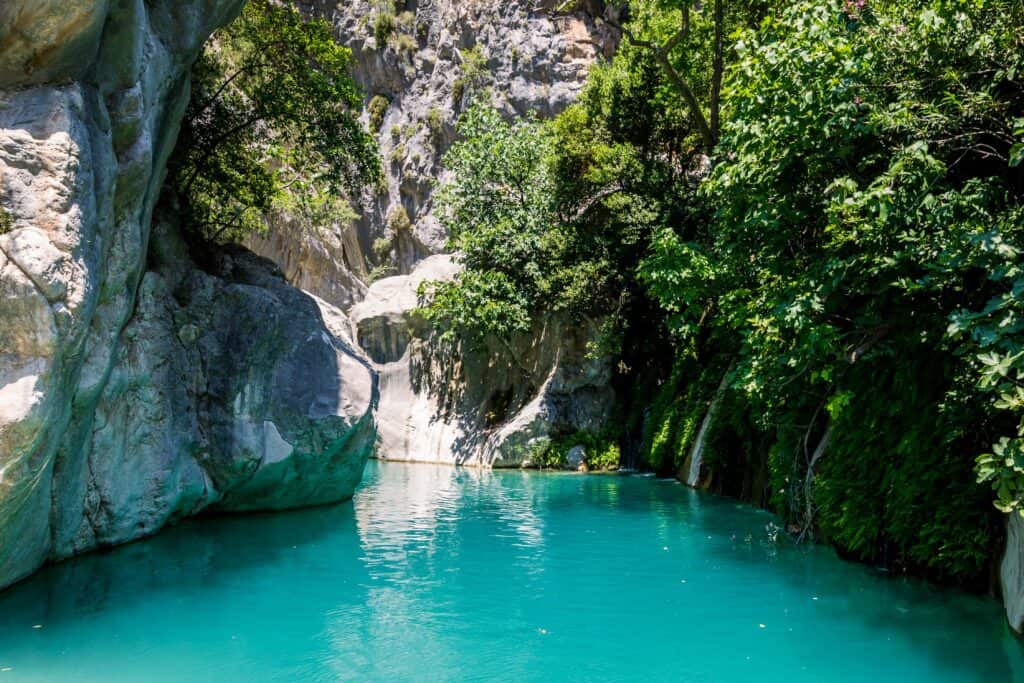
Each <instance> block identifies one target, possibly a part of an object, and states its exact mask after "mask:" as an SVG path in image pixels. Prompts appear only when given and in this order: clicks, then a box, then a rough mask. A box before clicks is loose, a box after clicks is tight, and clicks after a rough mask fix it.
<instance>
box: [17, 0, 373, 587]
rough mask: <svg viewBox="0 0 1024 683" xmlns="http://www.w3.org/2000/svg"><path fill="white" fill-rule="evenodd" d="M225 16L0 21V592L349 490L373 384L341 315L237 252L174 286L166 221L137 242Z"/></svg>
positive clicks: (163, 13)
mask: <svg viewBox="0 0 1024 683" xmlns="http://www.w3.org/2000/svg"><path fill="white" fill-rule="evenodd" d="M240 6H241V0H185V1H177V0H176V1H173V2H172V1H171V0H146V1H145V2H143V1H142V0H109V2H107V1H104V0H94V1H92V2H88V1H85V0H71V1H70V2H61V3H55V2H51V1H49V0H40V1H38V2H37V1H33V2H28V1H27V0H13V1H8V2H5V3H3V4H0V202H2V204H0V206H2V209H3V216H2V218H3V223H2V226H3V233H4V234H2V235H0V587H3V586H6V585H8V584H10V583H11V582H13V581H16V580H18V579H19V578H21V577H23V576H25V575H27V574H28V573H30V572H32V571H33V570H35V569H36V568H37V567H38V566H39V565H40V564H42V563H43V562H44V561H46V560H48V559H59V558H62V557H66V556H69V555H72V554H75V553H79V552H83V551H85V550H89V549H91V548H95V547H98V546H104V545H110V544H114V543H120V542H123V541H127V540H131V539H135V538H139V537H140V536H144V535H146V534H150V533H153V532H155V531H157V530H158V529H160V528H161V527H162V526H164V525H165V524H167V523H169V522H171V521H173V520H175V519H178V518H179V517H182V516H184V515H189V514H193V513H195V512H198V511H199V510H202V509H205V508H207V507H210V506H214V505H216V506H218V507H219V508H221V509H228V510H248V509H257V508H259V509H277V508H283V507H293V506H298V505H306V504H316V503H324V502H329V501H334V500H339V499H342V498H344V497H346V496H348V495H351V493H352V490H353V488H354V487H355V485H356V483H357V482H358V479H359V476H360V473H361V470H362V466H363V463H364V462H365V458H366V457H367V455H368V453H369V450H370V448H371V446H372V443H373V423H372V407H373V405H374V402H375V401H376V385H375V376H374V374H373V371H372V369H371V368H370V367H369V365H368V362H367V361H366V360H365V359H364V358H363V357H362V356H361V354H359V352H358V351H356V350H355V348H354V347H353V345H352V344H351V342H350V341H349V340H348V339H347V338H340V337H337V336H335V335H334V334H332V333H331V332H330V331H329V330H328V328H327V327H326V326H325V316H328V317H330V318H331V319H332V321H333V322H335V323H336V318H338V317H339V316H340V317H342V318H343V317H344V316H343V314H342V313H341V312H340V311H337V310H336V309H331V308H330V307H329V306H327V305H326V304H324V303H323V302H319V301H316V300H314V299H313V298H312V297H310V296H308V295H306V294H304V293H302V292H300V291H298V290H296V289H294V288H293V287H291V286H289V285H288V284H287V283H286V282H285V281H284V280H283V278H282V277H281V275H280V273H279V272H278V271H277V270H276V269H275V268H273V267H272V266H271V265H270V264H268V263H266V262H264V261H262V260H260V259H257V258H255V257H253V256H252V255H250V254H247V253H245V252H242V251H238V252H233V253H228V254H222V255H221V257H220V259H219V260H217V262H216V264H215V265H214V266H210V267H209V268H208V269H207V271H203V270H200V269H198V268H196V267H195V266H194V265H193V264H192V262H191V260H190V259H189V258H188V255H187V253H186V250H185V248H184V246H183V244H182V243H181V240H180V238H178V237H177V233H176V230H175V228H174V227H173V225H172V223H173V221H169V222H168V224H166V225H165V224H164V223H161V225H162V228H161V230H160V231H159V233H158V235H157V236H156V238H154V239H152V240H151V222H152V215H153V212H154V207H155V205H156V202H157V199H158V197H159V196H160V189H161V186H162V183H163V178H164V167H165V164H166V160H167V157H168V155H169V154H170V152H171V150H172V149H173V146H174V142H175V139H176V136H177V128H178V123H179V121H180V118H181V116H182V113H183V111H184V107H185V104H186V102H187V98H188V94H189V83H188V73H189V69H190V66H191V63H192V61H193V60H194V58H195V56H196V55H197V54H198V50H199V49H200V47H201V45H202V43H203V41H204V40H205V39H206V37H207V36H208V35H209V33H210V32H211V31H212V30H213V29H215V28H216V27H217V26H219V25H221V24H223V23H224V22H226V21H227V20H229V19H230V18H231V17H232V16H233V15H234V14H235V13H236V12H237V11H238V9H239V8H240ZM171 218H173V217H171ZM147 261H148V262H149V265H150V269H149V270H147Z"/></svg>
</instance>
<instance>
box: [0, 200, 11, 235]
mask: <svg viewBox="0 0 1024 683" xmlns="http://www.w3.org/2000/svg"><path fill="white" fill-rule="evenodd" d="M13 227H14V219H12V218H11V214H9V213H7V210H6V209H5V208H4V207H2V206H0V235H3V234H5V233H8V232H10V231H11V229H12V228H13Z"/></svg>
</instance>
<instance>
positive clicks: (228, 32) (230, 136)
mask: <svg viewBox="0 0 1024 683" xmlns="http://www.w3.org/2000/svg"><path fill="white" fill-rule="evenodd" d="M351 62H352V60H351V53H350V51H349V50H348V49H347V48H344V47H342V46H340V45H339V44H338V43H337V42H336V41H335V40H334V37H333V35H332V31H331V27H330V25H329V24H327V23H326V22H325V21H322V20H310V21H306V20H305V19H303V18H302V17H301V16H300V15H299V13H298V11H297V10H296V9H295V8H294V7H291V6H281V5H277V4H275V3H272V2H269V0H251V1H250V2H248V3H247V4H246V6H245V9H244V10H243V11H242V14H241V16H240V17H239V18H238V19H237V20H236V21H235V22H233V23H232V24H230V25H229V26H227V27H225V28H224V29H222V30H221V31H219V32H218V33H217V34H216V35H215V36H214V37H213V39H212V40H211V42H210V43H209V44H208V45H207V47H206V49H205V50H204V51H203V54H202V55H201V56H200V58H199V60H198V61H197V62H196V64H195V66H194V67H193V70H192V99H191V102H190V104H189V107H188V110H187V112H186V115H185V119H184V122H183V124H182V130H181V134H180V136H179V141H178V146H177V148H176V149H175V152H174V155H173V157H172V159H171V161H170V163H169V183H168V184H169V186H170V187H171V188H172V190H173V192H174V194H175V196H176V198H177V200H178V202H179V204H180V206H181V208H182V210H183V211H184V214H185V217H186V222H185V224H186V228H187V230H188V231H189V233H190V234H192V235H193V236H195V237H196V238H199V239H202V240H207V241H212V242H223V241H232V240H238V239H241V238H243V237H244V236H246V235H247V234H249V233H252V232H257V233H260V232H263V231H265V229H266V221H265V216H266V215H267V214H268V213H269V212H271V211H272V210H274V209H281V208H285V209H289V210H292V211H300V212H305V213H307V214H308V215H309V216H310V217H311V218H312V219H313V220H315V221H322V220H328V219H330V218H332V217H335V218H336V217H339V216H340V217H342V218H344V217H350V216H352V215H353V214H352V212H351V209H350V208H349V207H348V204H347V202H345V200H344V197H346V196H351V194H353V193H354V192H356V191H357V190H358V188H359V187H360V186H361V184H362V183H364V182H367V181H373V180H376V179H377V178H378V177H379V174H380V163H379V160H378V158H377V153H376V146H375V143H374V141H373V138H372V136H370V135H369V134H368V133H367V132H366V131H365V130H364V129H363V127H362V125H361V124H360V122H359V120H358V116H359V110H360V105H361V101H362V96H361V94H360V92H359V90H358V88H357V87H356V85H355V83H354V82H353V81H352V78H351V76H350V75H349V71H350V67H351Z"/></svg>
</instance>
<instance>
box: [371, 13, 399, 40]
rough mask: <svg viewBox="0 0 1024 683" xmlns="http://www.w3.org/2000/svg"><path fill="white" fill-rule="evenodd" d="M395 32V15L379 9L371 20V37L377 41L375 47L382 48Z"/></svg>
mask: <svg viewBox="0 0 1024 683" xmlns="http://www.w3.org/2000/svg"><path fill="white" fill-rule="evenodd" d="M394 30H395V15H394V14H392V13H391V11H390V10H388V9H380V10H378V11H377V14H376V16H374V18H373V37H374V39H375V40H376V41H377V47H378V48H382V47H384V46H385V45H387V43H388V38H389V37H390V36H391V34H392V32H394Z"/></svg>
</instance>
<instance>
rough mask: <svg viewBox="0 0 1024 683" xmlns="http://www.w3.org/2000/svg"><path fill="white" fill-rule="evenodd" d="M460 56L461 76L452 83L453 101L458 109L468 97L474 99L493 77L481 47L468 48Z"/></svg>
mask: <svg viewBox="0 0 1024 683" xmlns="http://www.w3.org/2000/svg"><path fill="white" fill-rule="evenodd" d="M459 55H460V57H461V61H460V62H459V75H458V77H457V78H456V79H455V81H453V82H452V101H453V104H454V105H455V106H456V107H459V106H461V105H462V103H463V102H464V100H465V99H466V97H467V96H468V97H471V98H472V97H473V96H474V95H475V94H476V93H477V92H479V90H480V89H481V88H482V87H483V86H484V85H485V84H486V83H487V81H488V80H489V79H490V77H491V72H490V70H489V69H488V68H487V57H486V56H485V55H484V53H483V50H481V49H480V46H479V45H474V46H473V47H471V48H467V49H465V50H463V51H462V52H460V53H459Z"/></svg>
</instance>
